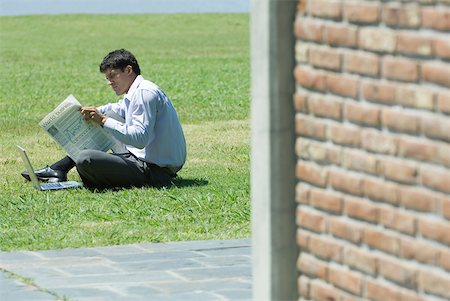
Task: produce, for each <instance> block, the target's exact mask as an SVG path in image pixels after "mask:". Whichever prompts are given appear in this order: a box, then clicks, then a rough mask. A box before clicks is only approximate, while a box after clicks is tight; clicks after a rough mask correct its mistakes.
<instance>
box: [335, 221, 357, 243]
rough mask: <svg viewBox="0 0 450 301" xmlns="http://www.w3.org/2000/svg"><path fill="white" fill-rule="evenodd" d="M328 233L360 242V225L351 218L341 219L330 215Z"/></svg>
mask: <svg viewBox="0 0 450 301" xmlns="http://www.w3.org/2000/svg"><path fill="white" fill-rule="evenodd" d="M329 229H330V233H331V234H333V236H336V237H339V238H342V239H345V240H348V241H351V242H354V243H360V242H361V239H362V235H363V232H362V227H361V226H360V225H359V224H358V223H355V222H353V221H351V220H346V219H342V218H340V217H332V218H331V219H330V221H329Z"/></svg>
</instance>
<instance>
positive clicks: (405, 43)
mask: <svg viewBox="0 0 450 301" xmlns="http://www.w3.org/2000/svg"><path fill="white" fill-rule="evenodd" d="M431 45H432V40H431V39H430V38H428V37H426V36H420V35H418V34H417V32H415V33H404V32H399V33H397V53H404V54H413V55H421V56H431V54H432V53H433V52H432V47H431Z"/></svg>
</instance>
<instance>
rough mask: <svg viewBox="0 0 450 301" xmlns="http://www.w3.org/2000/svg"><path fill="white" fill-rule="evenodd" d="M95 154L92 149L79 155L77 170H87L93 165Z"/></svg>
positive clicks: (76, 162)
mask: <svg viewBox="0 0 450 301" xmlns="http://www.w3.org/2000/svg"><path fill="white" fill-rule="evenodd" d="M93 156H94V152H93V151H92V150H91V149H85V150H82V151H81V152H80V153H79V154H78V158H77V159H76V161H75V164H76V165H77V168H82V169H83V168H86V167H88V166H90V165H91V162H92V158H93Z"/></svg>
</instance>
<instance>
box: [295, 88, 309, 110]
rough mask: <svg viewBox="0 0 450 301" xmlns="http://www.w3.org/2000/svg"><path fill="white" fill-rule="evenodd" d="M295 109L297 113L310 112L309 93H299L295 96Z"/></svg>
mask: <svg viewBox="0 0 450 301" xmlns="http://www.w3.org/2000/svg"><path fill="white" fill-rule="evenodd" d="M294 107H295V110H296V111H297V112H305V113H306V112H308V93H305V92H300V91H297V92H296V93H295V94H294Z"/></svg>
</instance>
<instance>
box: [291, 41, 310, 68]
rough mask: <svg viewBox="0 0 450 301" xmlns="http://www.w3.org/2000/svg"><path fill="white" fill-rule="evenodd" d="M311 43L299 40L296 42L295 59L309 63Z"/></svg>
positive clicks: (298, 61)
mask: <svg viewBox="0 0 450 301" xmlns="http://www.w3.org/2000/svg"><path fill="white" fill-rule="evenodd" d="M310 47H311V45H310V44H309V43H308V42H304V41H300V40H297V41H296V42H295V61H296V62H297V63H303V64H308V62H309V51H310Z"/></svg>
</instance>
